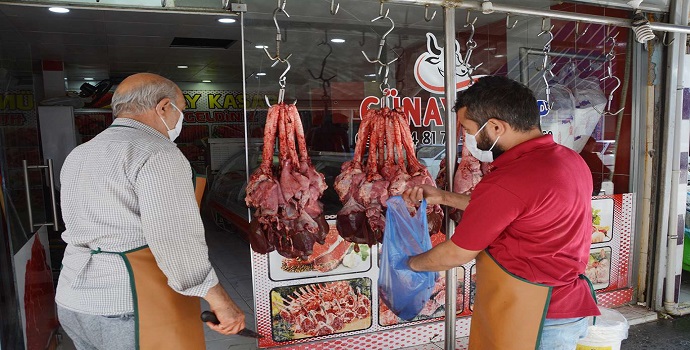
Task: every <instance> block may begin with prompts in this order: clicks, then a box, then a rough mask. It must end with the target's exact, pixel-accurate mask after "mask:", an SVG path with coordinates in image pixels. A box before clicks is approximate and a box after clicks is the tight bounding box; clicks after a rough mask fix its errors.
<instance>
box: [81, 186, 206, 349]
mask: <svg viewBox="0 0 690 350" xmlns="http://www.w3.org/2000/svg"><path fill="white" fill-rule="evenodd" d="M195 180H196V181H195V182H194V184H195V188H194V189H195V195H196V199H197V204H200V203H201V198H202V197H203V193H204V190H205V189H206V186H205V185H206V179H205V178H202V177H195ZM200 180H203V181H200ZM100 253H108V254H117V255H119V256H120V257H122V260H124V262H125V265H126V266H127V272H128V273H129V283H130V287H131V288H132V302H133V304H134V320H135V344H136V345H135V349H137V350H139V349H141V350H149V349H155V350H157V349H166V350H197V349H198V350H204V349H206V340H205V338H204V328H203V323H202V322H201V321H200V319H199V315H200V314H201V302H200V300H199V298H198V297H191V296H186V295H182V294H180V293H177V292H175V291H174V290H173V289H172V288H170V286H168V278H167V277H166V276H165V274H164V273H163V271H161V269H160V268H159V267H158V263H156V259H155V257H154V256H153V253H151V249H150V248H149V247H148V246H143V247H139V248H136V249H132V250H130V251H126V252H122V253H120V252H107V251H102V250H101V249H100V248H98V249H97V250H92V251H91V254H100Z"/></svg>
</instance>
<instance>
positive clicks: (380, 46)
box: [362, 13, 397, 65]
mask: <svg viewBox="0 0 690 350" xmlns="http://www.w3.org/2000/svg"><path fill="white" fill-rule="evenodd" d="M387 15H388V13H386V16H379V17H376V18H374V19H372V20H371V21H372V22H375V21H378V20H380V19H383V18H385V19H387V20H389V21H391V27H390V28H389V29H388V31H386V32H385V33H384V34H383V35H382V36H381V41H380V42H379V51H378V54H377V55H376V59H373V60H372V59H370V58H369V56H367V54H366V53H365V52H364V51H362V55H364V58H366V59H367V61H369V63H379V64H381V65H385V64H384V63H383V62H381V54H382V53H383V47H384V46H385V45H386V37H387V36H388V34H390V33H391V32H392V31H393V29H395V23H394V22H393V19H391V18H390V17H387ZM396 60H397V58H396V59H394V60H393V61H390V62H388V63H387V64H391V63H393V62H395V61H396Z"/></svg>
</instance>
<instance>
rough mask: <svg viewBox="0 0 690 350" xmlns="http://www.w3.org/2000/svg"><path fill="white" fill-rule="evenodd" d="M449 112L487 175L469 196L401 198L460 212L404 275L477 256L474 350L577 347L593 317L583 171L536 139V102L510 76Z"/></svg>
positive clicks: (573, 158)
mask: <svg viewBox="0 0 690 350" xmlns="http://www.w3.org/2000/svg"><path fill="white" fill-rule="evenodd" d="M455 110H456V112H457V118H458V122H459V123H460V124H462V126H463V128H464V130H465V132H466V136H465V144H464V145H463V147H468V148H469V150H470V152H471V153H472V155H474V156H475V157H476V158H478V159H480V160H481V161H484V162H492V164H491V168H492V171H491V172H490V173H489V174H487V175H486V176H484V178H483V179H482V180H481V182H479V184H477V186H476V188H475V189H474V191H473V192H472V195H471V197H470V196H466V195H460V194H457V193H451V192H447V191H443V190H440V189H437V188H434V187H431V186H419V187H415V188H412V189H408V190H407V191H406V192H405V193H404V194H403V197H404V198H405V199H406V200H407V201H409V202H418V201H421V200H422V198H425V199H426V200H427V203H428V204H442V205H447V206H451V207H455V208H459V209H461V210H464V211H465V212H464V213H463V216H462V221H460V223H459V224H458V226H457V227H456V229H455V233H454V235H453V237H452V240H451V241H446V242H444V243H442V244H440V245H438V246H436V247H435V248H434V249H432V250H430V251H428V252H426V253H424V254H421V255H418V256H414V257H411V258H410V260H409V262H408V263H409V266H410V268H411V269H412V270H415V271H441V270H447V269H450V268H453V267H456V266H460V265H463V264H465V263H467V262H469V261H471V260H472V259H475V258H477V290H476V292H477V294H476V300H475V307H474V314H473V317H472V327H471V329H470V348H471V349H475V348H476V349H499V348H510V349H517V348H525V349H535V348H537V349H575V347H576V343H577V340H578V339H579V338H581V337H584V336H585V335H586V332H587V321H586V318H585V317H586V316H592V315H598V314H599V311H598V308H597V306H596V304H595V301H594V299H593V296H592V291H591V289H590V286H589V284H588V281H587V280H586V279H585V277H584V275H583V274H584V271H585V267H586V266H587V261H588V258H589V250H590V240H591V224H592V211H591V194H592V176H591V174H590V171H589V168H588V167H587V164H586V163H585V162H584V161H583V160H582V158H581V157H580V156H579V155H578V154H577V153H576V152H574V151H572V150H570V149H568V148H566V147H563V146H561V145H558V144H556V143H554V141H553V138H552V136H551V135H542V132H541V129H540V125H539V118H540V117H539V110H538V107H537V101H536V99H535V98H534V95H533V94H532V92H531V91H530V90H529V89H528V88H527V87H525V86H524V85H522V84H519V83H517V82H515V81H513V80H510V79H508V78H506V77H498V76H487V77H484V78H481V79H479V81H477V82H476V83H475V84H474V85H473V86H472V87H470V88H469V89H468V90H466V91H465V92H464V93H460V94H459V96H458V100H457V103H456V105H455ZM530 317H531V318H530ZM530 320H531V321H530ZM501 337H503V338H506V339H504V340H501V339H499V338H501ZM520 337H523V338H520ZM511 338H512V339H511ZM516 339H518V341H516ZM502 341H503V342H502ZM518 343H520V344H519V345H518ZM507 345H509V347H505V346H507Z"/></svg>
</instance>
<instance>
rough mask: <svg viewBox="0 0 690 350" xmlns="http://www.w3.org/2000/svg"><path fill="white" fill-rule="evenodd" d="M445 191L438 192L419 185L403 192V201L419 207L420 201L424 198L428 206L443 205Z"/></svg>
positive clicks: (428, 186)
mask: <svg viewBox="0 0 690 350" xmlns="http://www.w3.org/2000/svg"><path fill="white" fill-rule="evenodd" d="M444 193H446V191H444V190H440V189H438V188H436V187H434V186H430V185H419V186H415V187H412V188H410V189H407V190H405V192H403V194H402V197H403V199H404V200H405V201H406V202H408V203H410V204H413V205H419V203H420V202H421V201H422V199H425V198H426V202H427V204H428V205H435V204H444V203H443V197H444Z"/></svg>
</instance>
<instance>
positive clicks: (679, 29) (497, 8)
mask: <svg viewBox="0 0 690 350" xmlns="http://www.w3.org/2000/svg"><path fill="white" fill-rule="evenodd" d="M383 1H387V2H390V3H397V4H407V5H420V6H424V5H436V6H455V7H456V8H459V9H466V10H473V11H479V12H481V11H482V4H481V3H482V2H481V1H461V0H455V1H452V0H383ZM493 10H494V11H493V12H499V13H510V14H511V15H519V16H534V17H547V18H551V19H561V20H566V21H579V22H583V23H593V24H605V25H613V26H617V27H625V28H630V27H631V26H630V20H629V19H625V18H614V17H606V16H595V15H587V14H580V13H573V12H565V11H555V10H540V9H532V8H527V7H520V6H511V5H502V4H494V5H493ZM631 10H632V9H631ZM650 25H651V26H652V29H653V30H657V31H664V32H676V33H686V34H690V27H689V26H685V25H677V24H668V23H660V22H653V23H650Z"/></svg>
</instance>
